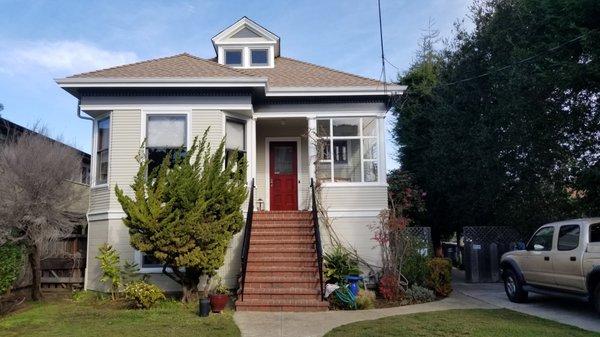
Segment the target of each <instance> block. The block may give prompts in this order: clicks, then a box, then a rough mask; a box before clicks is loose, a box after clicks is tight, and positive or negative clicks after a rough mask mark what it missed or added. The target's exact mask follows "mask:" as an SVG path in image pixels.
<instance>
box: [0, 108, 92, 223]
mask: <svg viewBox="0 0 600 337" xmlns="http://www.w3.org/2000/svg"><path fill="white" fill-rule="evenodd" d="M23 132H33V133H36V134H38V135H39V136H40V137H44V138H47V139H50V140H51V141H53V142H58V141H56V140H54V139H52V138H49V137H47V136H45V135H42V134H39V133H37V132H35V131H32V130H29V129H27V128H25V127H23V126H21V125H18V124H16V123H13V122H11V121H9V120H7V119H4V118H2V117H0V146H1V145H2V144H4V143H5V142H7V141H9V140H11V139H14V138H17V137H19V136H20V135H21V134H23ZM58 143H60V144H62V145H64V146H65V147H68V148H70V149H73V151H75V152H77V155H79V156H80V157H81V169H80V171H79V172H80V173H81V175H80V176H77V177H75V178H74V179H73V181H74V182H78V183H82V184H85V185H89V184H90V155H89V154H88V153H85V152H83V151H81V150H78V149H76V148H74V147H72V146H70V145H67V144H64V143H61V142H58ZM85 210H86V209H85V208H84V209H83V212H84V213H85Z"/></svg>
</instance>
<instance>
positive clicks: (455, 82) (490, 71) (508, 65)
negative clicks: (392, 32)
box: [388, 30, 594, 86]
mask: <svg viewBox="0 0 600 337" xmlns="http://www.w3.org/2000/svg"><path fill="white" fill-rule="evenodd" d="M592 31H594V30H589V31H588V32H586V33H584V34H581V35H579V36H577V37H575V38H572V39H570V40H569V41H566V42H563V43H561V44H559V45H558V46H555V47H552V48H550V49H547V50H545V51H543V52H540V53H537V54H535V55H532V56H529V57H527V58H524V59H522V60H519V61H516V62H513V63H510V64H507V65H505V66H502V67H500V68H498V69H494V70H489V71H487V72H485V73H483V74H480V75H477V76H473V77H468V78H464V79H462V80H458V81H454V82H450V83H439V84H438V85H441V86H450V85H455V84H458V83H464V82H469V81H472V80H476V79H479V78H482V77H486V76H489V75H491V74H495V73H497V72H500V71H503V70H506V69H508V68H511V67H514V66H517V65H519V64H523V63H526V62H529V61H532V60H534V59H536V58H538V57H539V56H542V55H547V54H551V53H554V52H555V51H557V50H559V49H560V48H562V47H564V46H566V45H568V44H571V43H573V42H576V41H579V40H581V39H583V38H584V37H586V36H587V35H589V34H590V33H591V32H592ZM388 62H389V61H388Z"/></svg>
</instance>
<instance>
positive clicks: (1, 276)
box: [0, 244, 23, 297]
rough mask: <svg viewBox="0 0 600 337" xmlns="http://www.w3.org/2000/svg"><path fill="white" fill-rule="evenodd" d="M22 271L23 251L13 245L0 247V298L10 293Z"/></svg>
mask: <svg viewBox="0 0 600 337" xmlns="http://www.w3.org/2000/svg"><path fill="white" fill-rule="evenodd" d="M22 269H23V249H22V248H21V247H19V246H16V245H13V244H4V245H1V246H0V297H1V296H2V295H4V294H6V293H7V292H8V291H10V289H11V287H12V286H13V285H14V283H15V282H16V281H17V277H19V273H20V272H21V270H22Z"/></svg>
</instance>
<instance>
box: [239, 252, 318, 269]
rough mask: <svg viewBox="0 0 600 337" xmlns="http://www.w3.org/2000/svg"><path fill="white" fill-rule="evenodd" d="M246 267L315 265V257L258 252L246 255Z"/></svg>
mask: <svg viewBox="0 0 600 337" xmlns="http://www.w3.org/2000/svg"><path fill="white" fill-rule="evenodd" d="M247 266H248V267H250V266H273V267H315V266H317V258H316V255H315V257H303V256H268V255H262V254H259V255H258V256H249V257H248V264H247Z"/></svg>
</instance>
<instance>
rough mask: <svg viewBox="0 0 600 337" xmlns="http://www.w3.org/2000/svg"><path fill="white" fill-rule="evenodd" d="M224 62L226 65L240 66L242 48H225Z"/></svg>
mask: <svg viewBox="0 0 600 337" xmlns="http://www.w3.org/2000/svg"><path fill="white" fill-rule="evenodd" d="M225 64H226V65H228V66H237V67H241V66H242V50H241V49H233V50H225Z"/></svg>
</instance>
